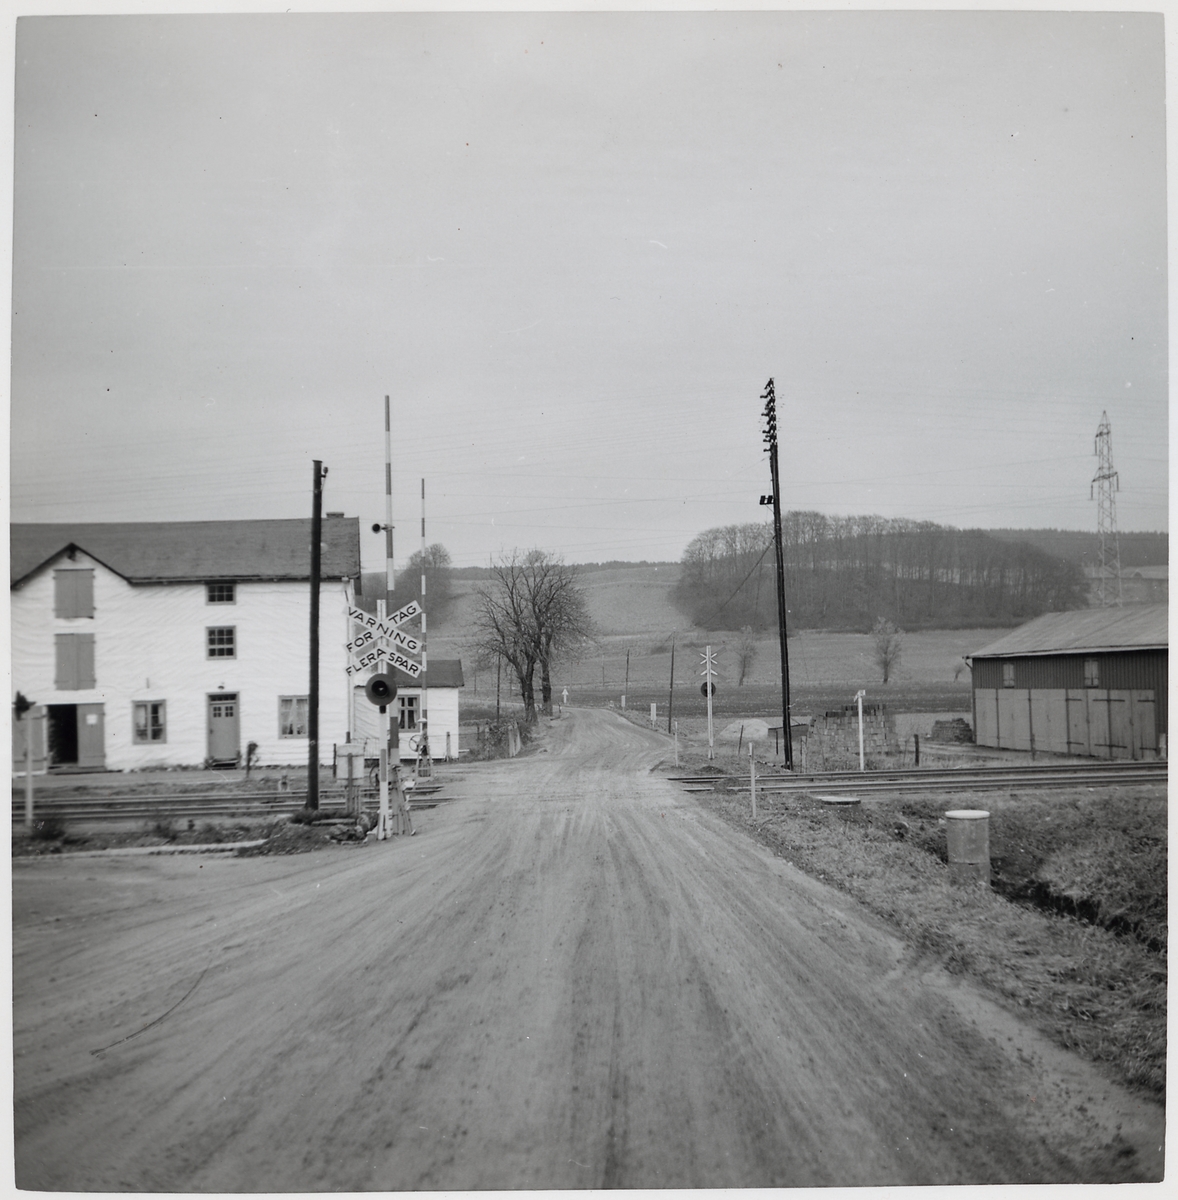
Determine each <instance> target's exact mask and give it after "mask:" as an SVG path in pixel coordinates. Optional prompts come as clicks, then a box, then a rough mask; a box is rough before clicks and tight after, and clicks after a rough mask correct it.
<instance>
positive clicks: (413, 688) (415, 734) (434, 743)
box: [348, 573, 466, 761]
mask: <svg viewBox="0 0 1178 1200" xmlns="http://www.w3.org/2000/svg"><path fill="white" fill-rule="evenodd" d="M385 596H386V591H385V577H384V575H383V573H382V574H380V575H377V576H371V575H370V576H369V586H367V587H366V588H365V591H364V595H363V596H360V597H357V599H356V607H357V608H359V609H363V611H364V612H367V613H371V614H373V615H376V613H377V612H378V610H379V606H380V604H381V603H387V601H386V600H385ZM426 617H427V619H428V617H429V611H428V609H427V611H426ZM413 625H416V622H411V623H410V625H407V626H406V628H410V627H412V626H413ZM426 650H427V654H426V668H427V669H426V675H427V676H428V678H427V679H426V680H425V683H426V696H425V704H426V716H427V719H428V721H429V753H430V758H431V759H438V760H442V759H446V758H457V757H458V692H459V689H460V688H462V687H465V685H466V684H465V680H464V679H463V675H462V660H461V659H457V658H435V657H434V655H433V654H430V653H428V650H429V647H428V645H427V647H426ZM370 674H372V672H367V671H366V672H364V675H363V677H360V676H356V677H354V680H353V684H354V686H353V692H352V716H351V719H350V721H349V723H348V728H349V729H351V731H352V740H353V741H359V742H363V743H364V744H365V757H366V758H368V759H371V758H373V757H375V755H376V754H377V753H378V750H379V720H380V710H379V709H378V708H376V707H375V706H374V705H373V704H372V703H371V702H370V701H369V700H368V699H367V697H366V696H365V694H364V684H365V682H366V681H367V678H368V676H369V675H370ZM393 678H394V679H395V680H396V683H397V698H396V700H395V701H394V702H393V711H394V712H395V713H396V714H397V720H398V722H399V726H398V731H397V732H398V747H399V752H400V757H401V759H402V760H403V761H409V760H413V759H416V758H417V756H418V749H419V747H420V745H421V733H422V730H421V712H422V679H421V677H418V678H416V679H414V678H413V677H412V676H411V675H407V674H405V673H404V672H403V671H400V670H396V669H394V671H393Z"/></svg>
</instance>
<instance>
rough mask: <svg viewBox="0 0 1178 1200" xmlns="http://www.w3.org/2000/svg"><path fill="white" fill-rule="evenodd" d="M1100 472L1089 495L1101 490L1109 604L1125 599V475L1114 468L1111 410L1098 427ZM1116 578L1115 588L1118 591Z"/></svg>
mask: <svg viewBox="0 0 1178 1200" xmlns="http://www.w3.org/2000/svg"><path fill="white" fill-rule="evenodd" d="M1095 454H1096V461H1097V467H1096V474H1095V475H1094V476H1093V478H1092V486H1091V488H1090V489H1089V493H1088V496H1089V499H1092V498H1093V497H1094V494H1095V492H1096V489H1097V488H1098V487H1099V488H1100V494H1099V496H1098V497H1096V498H1097V499H1098V501H1099V504H1098V508H1097V514H1096V527H1097V530H1098V531H1099V533H1100V575H1099V580H1100V582H1099V584H1098V585H1097V590H1098V594H1099V596H1100V607H1101V608H1108V607H1109V606H1111V605H1113V604H1115V605H1117V607H1118V608H1119V607H1120V606H1121V604H1122V603H1123V599H1122V595H1121V545H1120V541H1119V539H1118V538H1117V498H1116V493H1117V492H1119V491H1120V490H1121V478H1120V476H1119V475H1118V474H1117V472H1116V471H1114V470H1113V431H1112V427H1111V426H1110V425H1109V423H1108V412H1107V411H1105V412H1102V413H1101V414H1100V426H1099V428H1098V429H1097V430H1096V450H1095ZM1114 581H1115V592H1114Z"/></svg>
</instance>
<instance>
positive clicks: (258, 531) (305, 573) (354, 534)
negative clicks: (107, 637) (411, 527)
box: [9, 517, 360, 587]
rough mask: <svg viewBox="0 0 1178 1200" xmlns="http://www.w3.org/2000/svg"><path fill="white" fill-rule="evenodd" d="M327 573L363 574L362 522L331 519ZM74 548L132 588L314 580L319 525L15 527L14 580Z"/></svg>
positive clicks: (326, 535) (326, 532) (326, 526)
mask: <svg viewBox="0 0 1178 1200" xmlns="http://www.w3.org/2000/svg"><path fill="white" fill-rule="evenodd" d="M322 541H323V544H324V549H323V552H322V563H321V567H320V571H321V575H322V577H323V578H324V579H343V578H345V577H347V578H352V577H355V576H358V575H359V574H360V521H359V518H358V517H324V518H323V537H322ZM70 546H76V547H77V548H78V549H79V550H84V551H85V552H86V553H87V554H89V555H90V556H91V557H92V558H96V559H97V560H98V561H99V562H101V563H102V564H104V565H105V566H107V567H109V568H110V569H111V570H112V571H114V572H115V573H116V574H118V575H121V576H122V577H123V578H124V579H126V580H127V581H128V582H129V583H182V582H193V581H203V580H208V579H226V580H235V581H237V580H263V579H265V580H270V579H310V577H311V521H310V519H309V518H306V519H302V518H299V519H294V520H274V521H140V522H121V523H109V524H107V523H103V524H98V523H94V524H86V523H77V524H54V525H12V526H11V527H10V548H11V558H10V563H9V580H10V583H11V586H12V587H17V586H19V585H20V583H21V582H23V581H24V580H25V579H26V578H28V576H30V575H32V574H33V573H34V572H36V571H37V570H39V569H40V568H41V567H44V566H46V565H47V564H48V563H49V562H51V561H52V560H53V559H55V558H58V557H60V556H61V555H62V554H64V553H65V552H66V551H67V550H68V549H69V547H70Z"/></svg>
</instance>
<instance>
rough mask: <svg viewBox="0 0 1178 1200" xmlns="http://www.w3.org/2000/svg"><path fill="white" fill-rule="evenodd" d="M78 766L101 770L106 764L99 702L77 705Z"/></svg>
mask: <svg viewBox="0 0 1178 1200" xmlns="http://www.w3.org/2000/svg"><path fill="white" fill-rule="evenodd" d="M78 766H79V767H92V768H93V769H94V770H96V771H101V770H102V768H103V767H105V766H106V747H105V738H104V718H103V711H102V705H101V704H79V705H78Z"/></svg>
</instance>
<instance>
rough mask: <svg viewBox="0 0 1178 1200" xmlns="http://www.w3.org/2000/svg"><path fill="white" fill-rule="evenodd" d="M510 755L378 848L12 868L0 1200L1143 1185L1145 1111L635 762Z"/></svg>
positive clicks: (568, 750) (619, 732)
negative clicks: (17, 1192)
mask: <svg viewBox="0 0 1178 1200" xmlns="http://www.w3.org/2000/svg"><path fill="white" fill-rule="evenodd" d="M544 741H545V743H546V748H545V749H544V750H543V751H542V752H540V753H537V754H534V755H532V756H530V757H526V758H521V759H516V760H514V761H512V762H502V763H494V764H473V765H472V766H471V767H470V768H469V769H467V771H466V777H465V780H464V781H463V783H461V784H460V785H458V787H452V788H448V791H449V792H451V793H452V794H458V795H460V796H461V797H462V798H460V799H457V800H455V801H454V802H453V803H450V804H448V805H442V806H439V807H438V808H437V809H435V810H432V811H430V812H425V813H421V814H419V815H418V818H417V824H418V829H419V833H418V836H415V837H413V838H397V839H393V840H392V841H390V842H385V843H379V844H376V845H370V846H367V847H364V848H360V849H355V850H345V849H339V850H336V849H333V850H329V851H324V852H322V853H318V854H315V855H304V856H299V857H293V858H260V859H244V860H234V859H214V858H209V859H201V858H199V857H194V856H185V857H168V858H150V859H143V858H139V859H135V858H84V859H74V860H72V861H71V860H69V859H68V858H65V857H62V858H56V857H55V858H54V859H52V860H44V859H39V860H32V859H18V860H14V863H13V875H14V880H13V883H14V939H15V942H14V991H15V1032H14V1037H15V1043H14V1050H15V1060H14V1063H15V1066H14V1069H15V1116H16V1141H15V1150H16V1170H17V1173H16V1181H17V1184H18V1186H20V1187H24V1188H38V1189H53V1190H76V1189H98V1190H124V1189H133V1190H143V1191H154V1190H182V1191H203V1190H213V1191H237V1190H266V1191H289V1190H348V1191H351V1190H361V1189H367V1188H380V1189H394V1190H403V1189H421V1188H435V1189H436V1188H445V1189H473V1188H480V1189H485V1188H494V1189H508V1188H585V1187H610V1186H622V1187H629V1188H635V1187H660V1186H675V1187H720V1186H726V1187H741V1186H743V1187H749V1186H772V1185H786V1186H789V1185H794V1186H800V1185H824V1184H841V1185H852V1184H917V1183H983V1182H1032V1181H1058V1182H1071V1181H1081V1180H1095V1179H1116V1178H1124V1177H1126V1175H1125V1172H1126V1171H1128V1170H1130V1166H1127V1165H1125V1164H1131V1165H1132V1170H1133V1171H1135V1172H1138V1177H1141V1175H1140V1172H1141V1171H1143V1170H1144V1171H1145V1174H1146V1177H1148V1174H1149V1172H1150V1171H1151V1170H1157V1171H1160V1162H1161V1160H1160V1157H1158V1156H1157V1147H1158V1146H1159V1145H1160V1139H1161V1114H1160V1111H1159V1110H1157V1109H1156V1108H1155V1107H1154V1106H1150V1105H1148V1104H1146V1103H1145V1102H1139V1101H1135V1100H1133V1099H1132V1098H1130V1097H1128V1096H1126V1095H1125V1094H1124V1093H1121V1092H1119V1091H1118V1090H1117V1089H1116V1088H1114V1087H1112V1086H1111V1085H1109V1084H1107V1083H1105V1082H1103V1081H1102V1079H1101V1078H1100V1077H1099V1076H1098V1075H1096V1074H1095V1072H1094V1071H1093V1070H1092V1069H1091V1068H1088V1067H1086V1066H1084V1064H1081V1063H1079V1062H1078V1061H1077V1060H1074V1059H1072V1058H1070V1056H1067V1055H1064V1054H1062V1052H1057V1051H1051V1050H1050V1049H1049V1048H1047V1047H1045V1046H1044V1045H1042V1044H1041V1043H1039V1042H1038V1041H1037V1040H1036V1039H1035V1037H1034V1035H1032V1034H1030V1033H1028V1032H1027V1031H1026V1030H1025V1029H1023V1028H1022V1027H1021V1026H1020V1025H1019V1024H1018V1023H1017V1022H1015V1021H1013V1020H1010V1019H1008V1018H1003V1017H1002V1016H1001V1015H1000V1014H998V1013H997V1010H995V1009H993V1008H992V1007H991V1006H989V1005H988V1004H986V1002H985V1001H983V1000H981V999H980V998H978V997H977V996H976V995H974V994H973V993H971V992H968V990H966V989H962V988H957V987H953V986H950V985H948V984H947V983H946V981H944V980H943V979H941V978H940V977H939V976H938V975H937V974H936V973H935V972H934V973H929V972H927V971H925V970H923V969H922V968H921V967H920V966H919V965H918V964H914V963H911V962H908V961H906V960H905V958H904V953H903V945H902V943H901V942H900V941H898V940H897V939H896V938H895V937H894V936H892V935H891V934H890V933H888V932H887V931H886V930H885V929H883V928H882V927H880V926H878V925H877V924H875V923H873V922H872V921H871V920H869V919H868V918H867V917H865V915H864V914H863V912H862V911H861V910H860V909H858V908H857V907H856V906H855V905H854V904H853V903H851V902H850V901H848V900H846V899H845V898H843V897H841V896H840V895H838V894H837V893H835V892H833V891H831V890H830V889H827V888H825V887H824V886H823V885H822V884H821V883H820V882H819V881H814V880H810V879H808V878H806V877H805V876H804V875H802V874H800V873H799V872H797V871H795V870H794V869H793V868H792V867H790V866H789V865H788V864H786V863H784V862H783V861H781V860H779V859H776V858H774V857H772V856H771V855H770V854H768V853H767V852H766V851H764V850H762V849H761V848H759V847H758V846H756V845H754V844H752V843H751V842H749V841H748V840H747V839H746V838H744V837H743V836H742V835H740V834H739V833H737V832H735V831H734V830H732V829H731V828H730V827H728V826H726V825H724V824H723V823H722V822H720V821H719V820H718V819H716V818H713V817H712V816H710V814H708V813H707V811H706V810H705V808H704V807H703V805H702V804H700V803H699V802H698V800H696V799H694V798H692V797H691V796H688V795H684V794H681V793H680V792H679V791H678V790H677V789H676V788H675V786H674V785H673V784H670V783H667V782H666V781H664V780H662V779H660V778H658V777H656V776H653V775H651V774H650V773H649V768H650V767H651V765H652V764H654V763H655V762H657V761H658V760H659V759H661V758H663V757H664V756H665V755H666V753H667V742H666V740H665V739H664V738H662V737H660V736H659V735H656V734H654V733H651V732H647V731H643V730H641V729H639V728H637V727H635V726H633V725H630V724H628V723H626V722H625V721H623V720H622V719H621V718H620V717H618V716H617V715H616V714H612V713H609V712H603V711H592V710H581V711H569V710H566V715H565V717H564V719H562V720H560V721H558V722H554V723H553V725H552V726H551V728H550V729H549V730H548V731H547V732H546V733H545V734H544ZM122 1039H128V1040H122ZM95 1051H98V1053H94V1052H95ZM1114 1118H1116V1121H1114ZM1116 1122H1119V1123H1120V1124H1121V1125H1122V1127H1123V1128H1122V1129H1121V1132H1120V1135H1119V1138H1118V1136H1117V1134H1116V1131H1115V1129H1114V1125H1115V1123H1116ZM1126 1146H1131V1147H1135V1148H1136V1150H1137V1153H1131V1152H1130V1150H1128V1149H1126ZM1151 1155H1152V1156H1154V1157H1152V1158H1151V1157H1150V1156H1151ZM1129 1177H1131V1176H1129Z"/></svg>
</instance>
